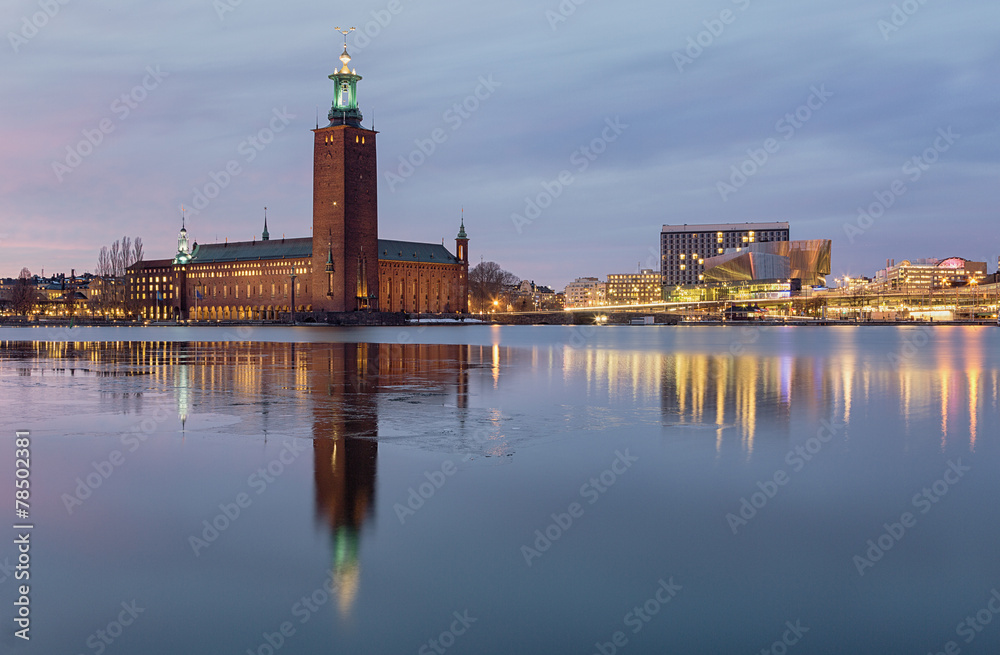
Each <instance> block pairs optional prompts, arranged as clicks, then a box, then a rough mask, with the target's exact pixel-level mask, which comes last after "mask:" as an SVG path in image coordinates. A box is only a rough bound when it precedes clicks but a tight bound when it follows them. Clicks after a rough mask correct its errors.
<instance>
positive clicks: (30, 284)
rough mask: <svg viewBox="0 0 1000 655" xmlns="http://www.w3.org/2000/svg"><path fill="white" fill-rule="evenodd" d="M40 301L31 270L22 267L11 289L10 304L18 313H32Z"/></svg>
mask: <svg viewBox="0 0 1000 655" xmlns="http://www.w3.org/2000/svg"><path fill="white" fill-rule="evenodd" d="M37 301H38V293H37V291H36V290H35V283H34V280H33V279H32V278H31V271H29V270H28V269H27V268H22V269H21V273H20V274H19V275H18V276H17V282H15V283H14V289H13V290H12V291H11V298H10V304H11V307H13V309H14V313H16V314H30V313H31V310H32V309H34V307H35V303H36V302H37Z"/></svg>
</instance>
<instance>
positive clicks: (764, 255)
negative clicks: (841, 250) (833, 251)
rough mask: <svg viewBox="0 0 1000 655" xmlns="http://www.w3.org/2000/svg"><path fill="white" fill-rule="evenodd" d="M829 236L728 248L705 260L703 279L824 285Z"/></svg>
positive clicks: (710, 280) (709, 280) (828, 263)
mask: <svg viewBox="0 0 1000 655" xmlns="http://www.w3.org/2000/svg"><path fill="white" fill-rule="evenodd" d="M830 248H831V241H830V240H829V239H810V240H807V241H774V242H765V243H752V244H747V245H746V246H743V247H739V248H731V249H727V250H726V251H725V252H724V253H723V254H721V255H716V256H715V257H709V258H708V259H706V260H705V262H704V270H705V272H704V274H703V275H704V282H735V281H739V280H773V279H782V278H791V279H798V280H800V281H801V283H802V285H803V286H826V276H827V275H829V274H830Z"/></svg>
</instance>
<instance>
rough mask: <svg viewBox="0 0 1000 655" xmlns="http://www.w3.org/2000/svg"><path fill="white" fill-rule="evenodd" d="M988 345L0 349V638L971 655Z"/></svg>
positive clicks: (453, 332)
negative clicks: (16, 622) (25, 527)
mask: <svg viewBox="0 0 1000 655" xmlns="http://www.w3.org/2000/svg"><path fill="white" fill-rule="evenodd" d="M67 339H72V340H73V341H71V342H70V341H67ZM29 340H30V341H29ZM998 346H1000V331H998V330H995V329H992V328H988V327H982V328H950V327H936V328H933V330H927V329H920V328H916V327H901V328H891V327H866V328H778V327H774V328H764V329H759V330H758V329H750V328H744V329H737V328H732V327H730V328H677V327H675V328H669V327H667V328H658V327H605V328H599V329H587V328H582V329H581V328H569V327H565V328H564V327H534V328H532V327H521V328H517V327H515V328H506V327H505V328H502V329H501V328H495V327H492V328H491V327H486V326H468V327H430V328H406V329H398V328H385V329H382V328H378V329H371V328H361V329H343V330H329V329H322V328H313V329H309V328H301V329H287V328H286V329H276V328H275V329H261V328H257V329H254V330H251V331H246V332H239V333H237V332H236V331H235V330H228V331H227V330H225V329H210V328H203V329H179V328H153V329H74V330H72V331H70V332H66V331H63V330H45V329H2V330H0V393H2V398H3V405H2V407H3V409H2V411H0V434H2V435H3V438H2V440H0V444H2V446H0V467H2V470H3V471H4V473H3V479H4V480H8V481H10V480H12V479H13V475H12V472H13V469H14V461H13V460H14V431H15V430H16V429H22V430H23V429H27V430H30V431H31V437H32V475H31V485H32V487H31V489H32V496H31V520H32V522H33V523H34V524H35V526H36V527H35V529H34V531H33V532H32V536H31V539H32V550H31V556H32V560H31V567H32V568H31V584H32V586H31V595H32V618H33V622H32V632H31V634H32V640H31V642H30V643H28V644H26V643H24V642H22V641H21V640H19V639H15V638H14V637H13V635H12V633H13V630H14V626H13V623H12V621H11V620H10V617H11V616H12V613H13V609H12V608H13V605H12V603H13V602H14V600H15V599H16V590H15V581H14V579H13V578H12V576H11V575H10V573H11V571H10V569H9V567H10V566H11V564H13V563H15V562H16V552H15V551H14V549H13V546H12V544H11V542H12V540H13V539H14V537H15V536H16V535H15V534H14V531H13V530H11V529H10V528H9V527H8V528H4V529H3V530H4V531H5V532H6V533H7V535H6V536H4V538H3V543H5V544H6V546H4V547H3V549H0V590H2V597H3V599H4V601H5V602H4V603H3V604H2V605H3V607H4V608H6V609H5V610H4V617H3V623H2V624H3V625H4V626H5V627H4V630H3V636H2V639H0V643H2V644H4V652H7V651H8V650H9V651H11V652H30V653H44V654H46V655H48V654H58V653H67V654H76V653H99V652H104V653H107V654H109V655H114V654H118V653H121V654H143V655H158V654H161V653H162V654H166V653H171V654H173V653H213V654H214V653H233V654H234V655H241V654H245V653H247V652H248V651H249V652H250V653H260V654H261V655H264V654H267V653H274V652H281V653H416V654H420V653H441V652H448V653H456V654H457V653H505V654H506V653H579V654H581V655H589V654H592V653H611V652H619V653H675V652H676V653H744V652H745V653H758V652H760V651H761V649H765V648H768V649H769V648H772V645H773V644H774V643H775V642H776V641H779V642H780V641H781V640H782V639H784V640H785V641H784V643H782V644H780V645H779V646H778V647H777V648H774V649H773V652H778V653H780V652H785V650H787V651H788V652H795V653H914V654H915V655H918V654H924V653H929V652H933V653H937V652H942V651H944V650H945V649H946V647H947V646H948V642H954V646H953V648H952V651H951V652H961V653H995V652H997V648H998V646H1000V617H996V618H997V620H993V619H994V614H995V613H997V612H1000V600H991V598H992V597H993V595H994V594H995V595H996V597H997V598H998V599H1000V592H998V591H996V590H1000V556H998V554H997V553H998V546H1000V520H998V518H1000V510H998V508H997V502H998V499H1000V475H998V470H1000V448H998V438H997V425H998V391H1000V380H998V371H1000V349H998ZM12 487H13V485H12V483H11V482H5V483H4V484H3V488H4V489H6V490H7V491H6V492H5V493H7V494H11V495H12V494H13V491H12ZM3 503H4V505H5V506H8V507H9V506H10V505H11V504H12V500H4V501H3ZM8 511H10V512H11V513H10V519H11V520H12V521H13V512H12V510H8ZM237 512H238V514H237ZM123 603H124V605H123ZM123 607H124V608H125V609H123ZM140 610H141V611H140ZM125 623H128V625H123V624H125ZM98 631H101V632H98ZM616 633H617V634H616ZM432 640H433V642H432ZM788 644H790V645H788ZM956 648H957V649H959V650H955V649H956Z"/></svg>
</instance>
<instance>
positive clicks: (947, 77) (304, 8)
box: [0, 0, 1000, 289]
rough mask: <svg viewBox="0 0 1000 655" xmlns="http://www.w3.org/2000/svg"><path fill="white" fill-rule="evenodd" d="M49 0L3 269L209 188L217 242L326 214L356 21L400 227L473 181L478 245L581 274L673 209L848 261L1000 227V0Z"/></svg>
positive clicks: (137, 221) (426, 225)
mask: <svg viewBox="0 0 1000 655" xmlns="http://www.w3.org/2000/svg"><path fill="white" fill-rule="evenodd" d="M40 6H41V5H39V4H37V3H35V2H20V1H19V2H17V3H16V6H15V7H13V8H12V11H11V12H10V13H8V15H9V16H11V17H12V18H9V19H8V21H7V27H8V30H7V35H8V43H7V45H6V46H5V48H6V50H5V52H4V56H5V57H6V58H7V67H6V70H8V75H7V76H6V77H5V80H4V82H3V85H4V87H3V88H4V92H5V93H4V95H5V97H7V98H8V99H9V100H8V103H7V110H6V112H5V118H6V119H7V120H5V121H4V127H3V128H2V129H3V130H4V136H5V138H6V142H7V144H8V147H7V148H6V149H5V156H4V158H3V161H2V167H3V168H2V171H3V178H4V185H3V188H4V189H5V191H6V193H5V197H6V200H7V202H6V203H5V205H6V206H5V208H4V209H3V217H4V219H3V224H2V227H0V243H2V245H3V246H4V252H5V257H4V266H3V270H0V276H2V277H12V276H16V275H17V273H18V271H19V270H20V269H21V267H22V266H27V267H29V268H30V269H31V270H32V272H33V273H40V272H41V269H42V268H43V267H44V268H45V269H46V271H47V272H53V271H62V272H66V273H68V272H69V271H70V269H73V268H75V269H76V270H77V272H78V273H80V272H82V271H86V270H91V271H92V270H93V269H94V267H95V265H96V261H97V254H98V251H99V250H100V247H101V246H102V245H107V244H110V243H111V242H112V241H113V240H115V239H117V238H119V237H120V236H121V235H122V234H129V235H138V236H141V237H142V239H143V241H144V242H145V247H146V257H147V258H150V259H153V258H159V257H166V256H169V255H171V254H172V247H173V244H174V243H175V239H176V233H177V229H178V228H179V224H180V207H181V205H182V204H183V205H185V206H186V207H189V208H191V209H193V210H194V211H193V212H189V213H188V223H187V226H188V230H189V231H190V233H191V235H192V238H194V239H198V240H199V241H201V242H213V241H223V240H225V239H227V238H228V239H229V240H234V241H236V240H239V241H242V240H247V239H250V238H251V236H252V235H254V234H258V233H259V232H260V230H261V228H262V226H263V207H264V206H265V205H266V206H268V208H269V209H268V220H269V227H270V230H271V233H272V235H273V236H274V237H275V238H278V237H280V235H282V234H285V235H288V236H289V237H292V236H305V235H308V233H309V225H310V224H311V217H312V212H311V201H312V197H311V186H312V174H311V170H310V165H309V161H310V160H309V156H308V153H309V151H310V149H311V138H312V137H311V135H309V134H308V133H307V131H308V130H310V129H312V128H314V127H315V113H316V112H317V111H318V113H319V115H320V121H321V124H323V120H322V117H323V116H324V115H325V114H326V111H327V110H328V109H329V105H330V102H331V100H332V98H333V86H332V83H331V82H330V81H329V80H328V79H327V76H328V75H330V74H331V73H333V72H334V71H335V69H336V66H337V62H336V57H337V56H338V55H339V53H340V50H341V43H342V38H341V36H340V35H339V34H337V33H336V32H335V31H334V29H333V27H334V24H337V25H354V26H357V27H358V31H357V32H355V33H353V34H350V35H349V36H348V39H347V42H348V50H349V52H350V53H351V55H352V56H353V57H354V60H353V62H352V66H354V67H356V69H357V72H358V74H360V75H362V76H363V77H364V79H363V81H361V82H360V83H359V85H358V97H359V104H360V107H361V109H362V111H363V112H364V115H365V119H364V124H365V125H366V126H368V127H371V126H372V123H373V121H374V127H375V128H376V129H378V130H379V131H380V137H379V138H380V141H381V143H380V146H379V150H380V153H379V161H378V171H379V178H378V183H379V187H380V188H379V204H380V212H379V213H380V216H379V220H380V230H381V231H383V232H385V233H391V234H393V235H394V236H395V237H398V238H402V239H415V240H420V241H434V240H435V239H436V238H444V239H446V243H447V242H448V241H450V239H451V238H453V236H454V235H453V232H454V225H455V224H456V223H457V219H458V218H459V217H460V212H461V208H462V207H464V208H465V218H466V225H467V229H468V231H469V236H470V237H471V239H472V244H473V251H474V253H475V254H478V255H482V256H483V257H484V258H485V259H487V260H493V261H496V262H498V263H500V264H501V266H503V267H504V268H506V269H508V270H510V271H511V272H513V273H515V274H516V275H518V276H520V277H522V278H525V279H532V280H535V281H537V282H538V283H541V284H549V285H551V286H553V287H554V288H557V289H562V288H563V287H564V286H565V285H566V284H567V283H569V282H571V281H572V280H573V279H574V278H576V277H580V276H585V275H595V274H596V275H602V276H603V275H605V274H607V273H619V272H626V271H631V270H633V269H634V268H636V264H640V265H641V267H642V268H659V266H658V263H659V262H658V252H657V251H658V242H657V239H658V234H659V231H660V228H661V226H662V225H663V224H683V223H689V224H696V223H721V222H747V221H750V222H757V221H787V222H789V223H790V224H791V238H793V239H819V238H829V239H832V240H833V250H834V257H833V262H832V264H833V270H832V273H831V276H832V277H840V276H843V275H871V274H872V273H874V271H875V270H877V269H878V268H881V267H882V266H884V262H885V260H886V259H887V258H893V259H896V260H902V259H904V258H909V259H915V258H921V257H939V258H944V257H949V256H961V257H966V258H968V259H971V260H976V261H986V262H990V264H991V267H992V265H993V263H995V262H996V259H997V253H998V250H1000V246H998V245H996V243H995V240H994V237H995V231H994V230H995V228H993V221H992V220H991V218H992V217H991V216H990V210H989V207H990V206H991V205H995V204H996V201H997V200H998V199H1000V197H998V192H997V191H996V190H995V188H994V186H992V185H990V184H989V181H990V173H992V172H995V170H996V164H995V162H996V161H997V154H998V153H997V152H996V148H997V145H996V139H995V138H993V139H991V138H990V137H991V136H994V135H995V133H996V126H995V117H994V114H995V112H994V111H993V110H992V108H993V107H994V106H995V99H996V92H995V90H993V86H992V85H991V84H990V81H991V77H990V72H991V71H992V70H996V68H997V65H996V64H997V63H998V62H997V59H998V56H1000V53H998V50H997V48H996V47H995V45H994V43H995V40H996V39H995V34H994V33H995V31H996V28H995V27H994V25H995V24H996V21H990V20H989V16H988V14H992V15H994V16H1000V11H998V9H997V8H996V7H994V6H992V5H987V4H986V3H984V2H976V3H973V4H972V5H965V6H963V7H948V6H945V5H940V6H939V5H934V4H919V3H917V2H912V3H905V2H904V3H902V4H901V5H900V4H896V5H893V4H887V5H885V6H881V5H879V6H867V5H862V4H861V3H860V2H851V3H848V4H846V5H845V4H838V5H836V6H834V5H832V4H830V5H823V6H820V7H816V6H810V7H799V6H795V5H792V4H791V3H780V4H777V5H776V4H775V3H772V4H769V5H765V4H763V3H759V2H755V1H752V0H737V1H734V2H731V3H720V4H719V5H718V6H717V7H715V8H712V7H707V6H704V5H699V4H696V3H694V2H685V3H681V4H679V5H675V6H671V7H662V6H658V5H653V4H651V3H650V4H644V3H633V4H632V5H630V6H629V7H628V9H629V11H627V12H621V13H619V14H616V15H608V14H607V13H602V12H600V10H599V9H598V5H596V4H594V3H582V4H579V5H577V4H575V3H562V4H559V3H557V2H552V3H551V5H548V4H537V5H536V4H533V3H527V2H515V3H512V4H508V5H505V6H503V7H496V8H491V7H479V8H476V9H475V11H473V10H472V9H469V8H466V7H464V6H463V5H459V4H458V3H451V2H449V3H444V4H441V5H439V6H435V7H430V8H429V7H424V6H420V7H417V6H415V5H410V4H409V3H407V2H403V1H400V2H386V3H379V2H370V3H362V4H359V5H357V6H356V7H355V8H354V10H353V15H345V16H336V17H334V18H332V19H327V18H326V16H327V13H328V12H327V11H326V10H325V8H324V7H323V6H322V5H320V4H319V3H315V2H299V3H294V4H293V5H292V6H291V7H289V6H288V5H285V6H283V7H281V8H279V7H273V6H256V5H252V4H250V3H247V2H242V3H236V2H232V1H231V0H220V1H219V2H216V3H214V4H213V3H209V2H181V3H178V4H176V5H172V7H171V11H170V13H169V15H167V14H166V12H163V10H159V9H155V8H148V7H143V8H142V10H141V11H134V12H125V11H122V12H121V13H114V12H108V11H104V10H102V11H100V12H98V11H97V9H96V8H94V7H89V6H84V5H80V6H77V5H73V4H70V5H65V6H63V5H59V4H55V5H53V7H56V8H55V9H50V10H49V14H51V15H49V14H44V13H43V14H42V15H43V18H44V20H43V19H40V18H38V13H39V11H41V10H40V9H39V7H40ZM127 6H128V3H126V4H125V5H123V7H127ZM894 7H895V9H894ZM904 7H905V9H906V10H907V11H904V9H903V8H904ZM570 9H571V10H572V11H570ZM911 10H912V11H911ZM636 16H641V17H642V20H636ZM318 17H322V20H320V19H318ZM331 21H336V22H331ZM38 24H41V26H40V27H39V26H38ZM108 34H115V35H116V37H115V38H114V39H111V38H107V35H108ZM796 114H797V116H796ZM254 135H256V136H254ZM264 141H267V143H264ZM598 151H599V152H598ZM914 158H916V159H914ZM233 163H234V164H235V166H231V164H233ZM740 169H742V172H739V171H740ZM734 170H735V171H736V172H734ZM237 171H238V172H237ZM213 184H215V185H217V186H218V187H219V193H218V195H217V196H216V197H213V198H208V197H207V196H208V195H213V194H212V190H213V187H212V186H211V185H213ZM199 192H200V193H201V194H202V195H203V200H204V201H207V202H202V200H201V199H199ZM526 197H527V198H531V199H532V202H526V200H525V198H526ZM548 200H551V203H550V204H549V202H548ZM532 205H535V206H537V207H538V209H537V211H536V210H535V209H534V208H533V207H532ZM541 205H546V206H545V207H541ZM859 207H860V208H863V209H864V210H865V211H866V212H868V214H869V216H871V218H870V219H868V218H866V217H864V216H860V218H859ZM956 227H958V228H959V229H955V228H956ZM581 259H585V260H588V261H590V262H594V261H597V262H600V264H599V268H600V269H603V270H590V268H586V267H591V268H592V267H593V266H594V264H592V263H591V264H586V265H581V264H580V263H578V262H579V261H580V260H581Z"/></svg>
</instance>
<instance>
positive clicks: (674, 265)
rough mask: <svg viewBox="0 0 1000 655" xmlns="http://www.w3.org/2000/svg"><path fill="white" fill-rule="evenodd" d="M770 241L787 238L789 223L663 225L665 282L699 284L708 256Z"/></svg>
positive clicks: (661, 253)
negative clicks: (728, 249) (729, 249)
mask: <svg viewBox="0 0 1000 655" xmlns="http://www.w3.org/2000/svg"><path fill="white" fill-rule="evenodd" d="M770 241H788V223H715V224H708V225H664V226H663V229H661V230H660V270H661V272H662V285H663V286H677V285H683V284H698V283H699V282H702V281H704V277H703V274H704V272H705V259H707V258H709V257H714V256H716V255H721V254H723V253H724V252H725V251H726V249H727V248H740V247H744V246H747V245H749V244H751V243H766V242H770Z"/></svg>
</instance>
